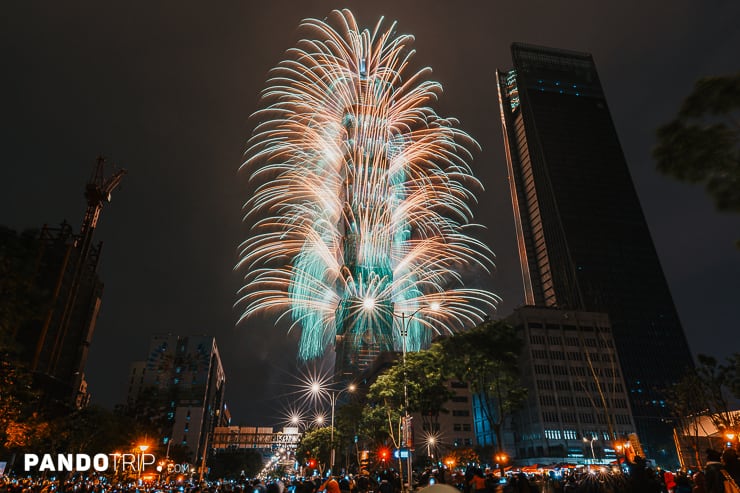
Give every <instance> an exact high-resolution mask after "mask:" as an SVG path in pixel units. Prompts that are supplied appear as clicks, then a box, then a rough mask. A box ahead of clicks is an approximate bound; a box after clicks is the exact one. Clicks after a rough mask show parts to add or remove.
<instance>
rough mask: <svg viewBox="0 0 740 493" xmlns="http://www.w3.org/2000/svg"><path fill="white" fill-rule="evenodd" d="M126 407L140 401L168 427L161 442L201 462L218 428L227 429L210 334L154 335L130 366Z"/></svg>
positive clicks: (221, 371)
mask: <svg viewBox="0 0 740 493" xmlns="http://www.w3.org/2000/svg"><path fill="white" fill-rule="evenodd" d="M130 374H131V379H130V381H129V387H128V398H127V405H128V406H129V408H133V407H135V406H136V405H137V403H138V402H139V401H140V400H142V399H144V400H148V401H149V402H147V404H148V405H149V406H150V407H151V408H153V409H156V410H157V411H158V412H160V413H162V416H147V418H148V419H150V420H153V421H156V422H159V423H166V424H167V426H166V427H164V428H163V429H161V430H159V431H160V432H161V433H162V444H163V445H166V446H167V448H168V449H169V445H170V444H175V445H180V446H182V447H187V448H188V449H189V450H190V452H191V454H192V455H191V458H192V461H193V462H194V463H195V464H196V465H199V467H201V466H202V464H204V461H205V460H206V458H207V456H208V451H209V449H210V440H211V437H212V434H213V430H214V429H215V427H216V426H226V425H228V424H229V423H228V417H227V416H228V414H227V413H226V406H225V405H224V392H225V384H226V375H225V373H224V369H223V366H222V364H221V357H220V355H219V352H218V347H217V346H216V339H215V338H213V337H211V336H177V335H171V334H169V335H157V336H153V337H152V339H151V341H150V343H149V356H148V357H147V359H146V361H135V362H133V363H132V364H131V372H130Z"/></svg>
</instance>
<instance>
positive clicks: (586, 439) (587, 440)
mask: <svg viewBox="0 0 740 493" xmlns="http://www.w3.org/2000/svg"><path fill="white" fill-rule="evenodd" d="M594 440H596V437H595V436H593V435H591V440H589V439H588V438H586V437H583V441H584V442H591V464H596V454H595V453H594Z"/></svg>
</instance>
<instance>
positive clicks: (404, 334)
mask: <svg viewBox="0 0 740 493" xmlns="http://www.w3.org/2000/svg"><path fill="white" fill-rule="evenodd" d="M425 308H427V307H421V308H417V309H416V310H415V311H414V312H412V313H411V315H408V316H407V315H406V313H404V312H401V315H400V317H399V316H398V315H396V314H395V313H393V314H392V315H393V316H394V317H396V318H400V319H401V331H400V332H401V338H402V360H401V361H402V364H403V407H404V413H403V435H402V437H401V447H402V448H403V447H406V449H407V451H408V457H406V483H404V481H403V473H401V489H402V491H403V492H404V493H405V492H407V491H409V490H411V489H412V487H413V485H412V484H411V480H412V478H411V450H410V447H408V446H407V445H408V439H409V432H410V426H409V425H410V423H411V417H410V416H409V391H408V382H407V377H406V348H407V344H406V342H407V339H408V335H409V324H410V323H411V321H412V320H413V319H414V317H416V315H418V314H419V312H420V311H422V310H424V309H425ZM439 308H440V304H439V303H437V302H433V303H431V304H430V305H429V307H428V309H429V310H431V311H433V312H436V311H438V310H439ZM427 448H428V446H427ZM427 455H428V454H427ZM400 460H401V457H400V454H399V461H400ZM401 470H403V468H401Z"/></svg>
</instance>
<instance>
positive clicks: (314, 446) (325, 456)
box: [295, 426, 338, 472]
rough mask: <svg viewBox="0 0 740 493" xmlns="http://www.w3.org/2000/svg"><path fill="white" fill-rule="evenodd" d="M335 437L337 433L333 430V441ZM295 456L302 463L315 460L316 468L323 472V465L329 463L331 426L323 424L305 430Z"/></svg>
mask: <svg viewBox="0 0 740 493" xmlns="http://www.w3.org/2000/svg"><path fill="white" fill-rule="evenodd" d="M337 437H338V433H336V431H335V434H334V439H335V441H336V439H337ZM295 456H296V459H297V460H298V462H300V463H302V464H306V463H309V462H310V461H311V460H315V461H316V468H318V469H319V472H323V470H324V467H325V466H326V465H328V464H329V461H330V459H331V428H330V427H328V426H325V427H323V428H316V429H314V430H308V431H306V432H305V433H304V434H303V436H302V437H301V442H300V443H299V444H298V447H297V448H296V451H295Z"/></svg>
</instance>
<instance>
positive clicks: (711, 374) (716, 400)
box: [696, 354, 740, 431]
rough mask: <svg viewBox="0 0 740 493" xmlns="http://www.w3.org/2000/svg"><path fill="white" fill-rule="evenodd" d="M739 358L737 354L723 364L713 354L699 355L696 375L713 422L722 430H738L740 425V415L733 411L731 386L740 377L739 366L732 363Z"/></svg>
mask: <svg viewBox="0 0 740 493" xmlns="http://www.w3.org/2000/svg"><path fill="white" fill-rule="evenodd" d="M737 358H738V355H737V354H735V355H734V356H733V359H731V360H730V362H731V363H730V364H726V365H722V364H719V362H718V361H717V360H716V359H715V358H713V357H711V356H707V355H704V354H700V355H698V356H697V360H698V363H699V364H698V365H697V366H696V375H697V378H698V379H699V381H700V382H701V385H702V388H703V391H704V392H703V396H704V399H705V401H706V403H707V405H706V407H707V408H708V409H709V410H710V411H711V414H710V418H711V420H712V423H713V424H714V425H715V426H716V427H717V429H718V430H720V431H724V430H736V429H737V428H738V427H740V417H738V416H737V415H736V414H735V413H733V411H732V408H733V405H732V395H731V387H732V385H733V383H734V382H737V379H738V373H737V370H738V368H737V366H735V365H734V364H732V362H733V361H737ZM735 397H738V396H737V395H735Z"/></svg>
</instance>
